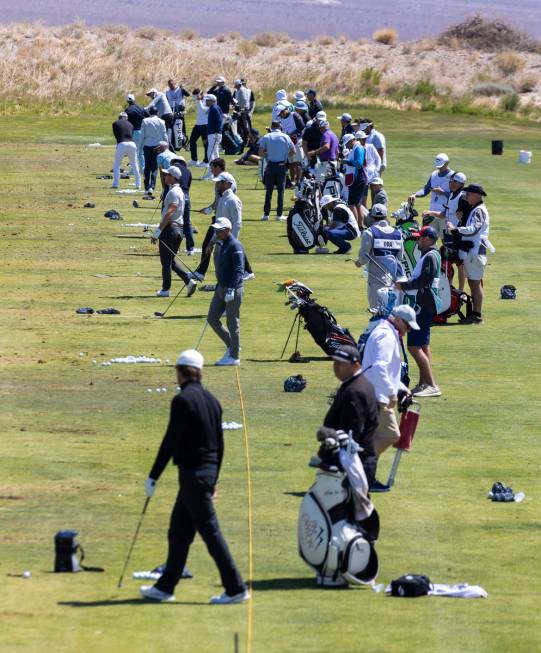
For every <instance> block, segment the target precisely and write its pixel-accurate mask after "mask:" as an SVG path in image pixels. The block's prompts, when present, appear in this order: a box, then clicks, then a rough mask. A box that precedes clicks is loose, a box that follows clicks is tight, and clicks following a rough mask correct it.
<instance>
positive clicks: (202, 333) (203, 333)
mask: <svg viewBox="0 0 541 653" xmlns="http://www.w3.org/2000/svg"><path fill="white" fill-rule="evenodd" d="M208 325H209V323H208V320H205V324H204V325H203V330H202V331H201V334H200V335H199V340H198V341H197V344H196V345H195V347H194V349H196V350H198V351H199V345H200V344H201V342H202V340H203V336H204V335H205V331H206V330H207V327H208Z"/></svg>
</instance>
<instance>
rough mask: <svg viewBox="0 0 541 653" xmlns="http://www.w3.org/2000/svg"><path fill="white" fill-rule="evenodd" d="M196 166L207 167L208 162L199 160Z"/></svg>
mask: <svg viewBox="0 0 541 653" xmlns="http://www.w3.org/2000/svg"><path fill="white" fill-rule="evenodd" d="M197 167H198V168H208V167H209V164H208V163H206V162H205V161H199V163H198V164H197Z"/></svg>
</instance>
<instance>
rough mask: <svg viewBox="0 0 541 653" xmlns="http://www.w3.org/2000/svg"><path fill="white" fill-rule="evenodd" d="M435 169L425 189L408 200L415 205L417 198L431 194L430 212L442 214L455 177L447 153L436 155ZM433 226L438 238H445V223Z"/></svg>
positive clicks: (439, 222)
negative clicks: (450, 182)
mask: <svg viewBox="0 0 541 653" xmlns="http://www.w3.org/2000/svg"><path fill="white" fill-rule="evenodd" d="M434 167H435V168H436V169H435V170H434V172H432V174H431V175H430V177H429V178H428V181H427V182H426V184H425V185H424V187H423V188H421V189H420V190H418V191H417V192H416V193H413V195H410V196H409V198H408V199H409V201H410V202H411V203H414V202H415V199H416V198H417V197H426V196H427V195H428V194H429V193H430V206H429V207H428V208H429V210H430V211H435V212H436V213H441V211H443V210H444V206H445V204H447V198H448V197H449V193H450V192H451V191H450V188H449V180H450V179H451V177H452V176H453V174H454V171H453V170H451V168H450V167H449V157H448V156H447V154H445V152H440V154H437V155H436V158H435V159H434ZM432 226H433V227H434V228H435V230H436V234H437V236H438V237H439V238H443V227H444V224H443V221H442V220H436V222H435V223H434V225H432Z"/></svg>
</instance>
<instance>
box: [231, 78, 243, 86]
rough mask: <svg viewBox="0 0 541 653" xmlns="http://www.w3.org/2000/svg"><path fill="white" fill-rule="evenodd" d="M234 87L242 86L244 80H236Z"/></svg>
mask: <svg viewBox="0 0 541 653" xmlns="http://www.w3.org/2000/svg"><path fill="white" fill-rule="evenodd" d="M233 86H242V79H236V80H235V81H234V82H233Z"/></svg>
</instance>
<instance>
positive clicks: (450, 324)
mask: <svg viewBox="0 0 541 653" xmlns="http://www.w3.org/2000/svg"><path fill="white" fill-rule="evenodd" d="M454 326H471V325H470V324H464V323H463V322H432V324H431V325H430V327H454Z"/></svg>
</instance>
